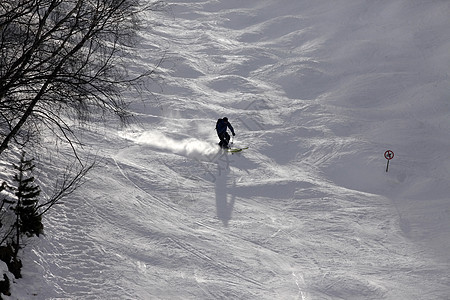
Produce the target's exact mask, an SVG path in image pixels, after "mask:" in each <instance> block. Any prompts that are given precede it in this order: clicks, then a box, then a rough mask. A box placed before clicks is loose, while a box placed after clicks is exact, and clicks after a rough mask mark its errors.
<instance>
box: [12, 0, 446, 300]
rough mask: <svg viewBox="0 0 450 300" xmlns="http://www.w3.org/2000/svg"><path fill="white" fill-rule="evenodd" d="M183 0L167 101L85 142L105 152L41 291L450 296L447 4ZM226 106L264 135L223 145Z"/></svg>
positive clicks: (71, 212) (88, 295)
mask: <svg viewBox="0 0 450 300" xmlns="http://www.w3.org/2000/svg"><path fill="white" fill-rule="evenodd" d="M413 2H414V1H413ZM169 3H170V4H171V8H170V11H169V12H164V13H159V14H156V15H152V18H155V19H153V20H152V21H155V22H157V23H159V24H161V25H160V26H156V27H154V28H152V30H153V34H156V36H157V37H158V38H157V42H158V45H157V46H158V47H159V50H161V51H163V50H165V51H167V54H166V60H165V62H164V63H163V65H162V70H161V72H162V73H163V74H162V76H163V77H164V78H165V80H164V83H163V84H162V85H161V86H160V88H161V90H160V91H157V92H155V93H154V95H153V96H156V99H157V101H155V105H154V106H150V105H148V106H141V105H135V106H134V107H133V109H134V110H135V111H136V112H137V114H136V115H137V116H138V118H139V122H140V124H141V125H140V126H134V127H132V128H131V129H128V130H124V131H114V130H111V131H106V132H103V133H96V132H92V133H91V136H88V137H87V140H88V141H91V143H92V144H95V143H98V144H99V145H98V146H99V147H101V148H102V150H101V151H100V153H99V156H101V157H103V160H102V166H101V167H100V168H97V169H95V170H94V171H93V172H92V173H91V174H90V178H91V180H90V181H89V182H88V183H87V184H86V185H85V186H83V188H82V189H81V190H79V191H78V192H77V193H76V194H75V195H74V196H73V197H71V199H68V200H66V201H65V202H64V204H63V205H60V206H58V207H57V208H56V209H55V211H54V212H53V213H52V214H50V215H49V219H48V220H46V224H45V227H46V233H47V235H46V237H45V238H44V239H42V241H41V242H37V245H36V247H35V249H36V250H35V251H33V253H31V254H30V255H31V258H30V260H32V261H30V262H25V269H24V274H25V275H26V274H32V272H33V268H37V270H36V271H35V272H40V274H43V279H42V283H41V286H40V287H39V284H34V285H32V287H33V288H34V289H35V293H37V294H38V296H37V297H40V296H43V297H42V298H59V297H65V298H71V299H302V300H306V299H311V300H312V299H444V298H445V297H447V296H448V295H449V294H450V288H449V286H450V282H449V278H450V274H449V271H448V270H449V269H450V268H449V255H448V251H447V249H448V246H449V243H448V241H449V237H450V234H449V233H450V231H449V228H450V226H449V225H450V221H449V212H450V206H449V202H448V200H447V199H448V194H449V192H450V188H449V186H450V185H449V182H448V177H449V174H450V171H449V170H450V164H449V163H448V151H447V150H448V146H449V145H450V142H448V141H449V140H450V139H449V137H450V136H449V135H450V134H449V129H450V122H449V120H448V112H449V105H448V95H449V93H448V92H449V89H448V83H449V82H448V69H446V67H443V66H442V64H441V62H443V61H448V59H449V55H448V50H449V49H450V45H449V44H448V41H449V40H450V39H448V38H449V36H448V34H447V35H446V38H447V39H445V38H444V37H442V36H441V35H440V34H439V33H442V34H443V33H444V32H447V29H446V28H448V26H449V25H450V22H449V21H448V20H447V18H448V15H449V14H448V12H450V9H449V5H448V4H447V3H446V2H445V1H441V2H439V1H432V2H431V3H430V4H425V3H418V2H414V3H411V2H410V1H402V0H395V1H377V2H376V3H375V2H373V1H362V2H351V3H349V2H348V1H335V2H330V1H326V0H319V1H287V0H283V1H255V0H248V1H245V2H242V1H236V0H227V1H212V0H211V1H210V0H207V1H169ZM143 37H144V44H143V45H142V51H141V52H140V53H141V57H139V58H138V59H137V62H136V64H137V67H139V66H145V65H147V64H151V63H152V58H154V56H153V54H152V51H154V50H155V45H154V44H153V43H154V42H155V38H154V37H153V36H152V35H150V33H149V34H148V35H147V34H144V35H143ZM417 49H420V50H417ZM417 55H419V56H420V57H418V56H417ZM419 58H420V59H419ZM447 67H448V66H447ZM149 97H151V96H149ZM424 98H426V99H427V102H424ZM225 115H227V116H228V117H229V119H230V121H231V122H232V124H233V126H234V128H235V130H236V132H237V136H236V139H235V143H236V144H237V145H240V146H250V148H249V149H248V150H246V151H244V152H242V153H238V154H227V153H223V152H221V151H220V150H219V149H218V147H217V146H216V143H217V138H216V136H215V131H214V125H215V121H216V119H217V118H218V117H223V116H225ZM388 148H391V149H392V150H394V152H395V153H396V156H395V158H394V159H393V161H392V162H391V167H390V168H391V169H390V171H389V173H386V172H385V171H384V169H385V163H386V162H385V160H384V158H383V152H384V151H385V150H387V149H388ZM424 202H426V203H424ZM30 265H34V266H35V267H33V266H30ZM24 280H26V279H24ZM42 286H44V287H45V288H43V287H42ZM27 291H29V288H28V289H27ZM16 293H18V294H19V295H20V291H16ZM22 293H24V295H29V294H26V293H31V292H24V291H22ZM25 298H26V297H25Z"/></svg>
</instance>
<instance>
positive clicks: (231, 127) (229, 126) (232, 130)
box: [228, 122, 235, 135]
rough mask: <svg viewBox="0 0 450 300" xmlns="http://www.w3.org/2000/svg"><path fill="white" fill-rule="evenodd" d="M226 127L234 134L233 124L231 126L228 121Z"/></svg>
mask: <svg viewBox="0 0 450 300" xmlns="http://www.w3.org/2000/svg"><path fill="white" fill-rule="evenodd" d="M228 128H230V130H231V133H232V134H233V135H235V134H234V129H233V126H231V124H230V122H228Z"/></svg>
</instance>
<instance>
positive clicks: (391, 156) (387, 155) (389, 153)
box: [384, 150, 394, 172]
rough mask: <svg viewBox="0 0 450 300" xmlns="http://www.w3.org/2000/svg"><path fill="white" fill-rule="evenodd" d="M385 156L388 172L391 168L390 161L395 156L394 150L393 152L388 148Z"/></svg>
mask: <svg viewBox="0 0 450 300" xmlns="http://www.w3.org/2000/svg"><path fill="white" fill-rule="evenodd" d="M384 158H386V159H387V165H386V172H387V171H388V169H389V161H390V160H391V159H393V158H394V152H392V151H391V150H387V151H386V152H384Z"/></svg>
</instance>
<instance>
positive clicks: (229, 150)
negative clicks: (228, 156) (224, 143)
mask: <svg viewBox="0 0 450 300" xmlns="http://www.w3.org/2000/svg"><path fill="white" fill-rule="evenodd" d="M245 149H248V147H244V148H228V149H226V150H227V152H231V153H236V152H241V151H242V150H245Z"/></svg>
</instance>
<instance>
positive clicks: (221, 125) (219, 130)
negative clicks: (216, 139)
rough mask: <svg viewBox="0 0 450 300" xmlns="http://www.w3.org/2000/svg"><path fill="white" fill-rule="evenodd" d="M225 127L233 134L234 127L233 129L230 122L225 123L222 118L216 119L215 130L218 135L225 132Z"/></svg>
mask: <svg viewBox="0 0 450 300" xmlns="http://www.w3.org/2000/svg"><path fill="white" fill-rule="evenodd" d="M227 127H228V128H230V130H231V133H233V134H234V129H233V126H231V124H230V122H227V123H225V121H224V120H223V119H219V120H217V123H216V130H217V134H218V135H219V136H220V135H222V134H224V133H225V132H227Z"/></svg>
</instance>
